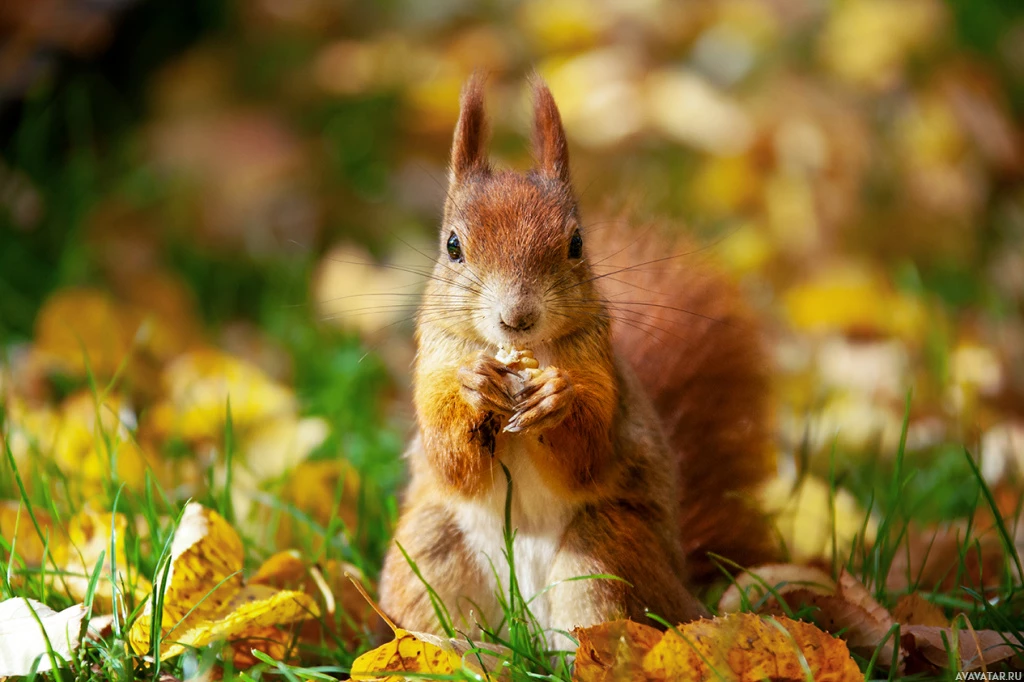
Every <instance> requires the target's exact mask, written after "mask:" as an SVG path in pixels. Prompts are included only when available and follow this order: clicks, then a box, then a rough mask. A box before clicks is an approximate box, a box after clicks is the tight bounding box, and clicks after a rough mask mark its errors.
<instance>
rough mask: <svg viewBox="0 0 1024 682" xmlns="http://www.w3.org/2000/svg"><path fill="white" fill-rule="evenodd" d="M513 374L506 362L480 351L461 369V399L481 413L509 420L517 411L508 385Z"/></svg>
mask: <svg viewBox="0 0 1024 682" xmlns="http://www.w3.org/2000/svg"><path fill="white" fill-rule="evenodd" d="M510 373H511V370H510V369H509V368H508V367H506V366H505V365H504V364H503V363H501V362H499V361H498V360H496V359H494V357H492V356H490V355H488V354H487V353H485V352H484V351H480V352H478V353H476V354H474V355H473V356H472V357H470V359H469V360H468V361H467V362H466V363H465V364H464V365H463V366H462V367H460V368H459V382H460V383H461V384H462V397H463V398H464V399H465V400H466V402H467V403H469V404H470V405H471V406H472V407H474V408H476V409H477V410H479V411H480V412H493V413H495V414H500V415H502V416H504V417H507V416H508V415H510V414H512V413H513V412H514V411H515V410H516V404H515V401H513V400H512V396H511V395H509V391H508V386H507V385H506V382H505V377H506V376H507V375H508V374H510Z"/></svg>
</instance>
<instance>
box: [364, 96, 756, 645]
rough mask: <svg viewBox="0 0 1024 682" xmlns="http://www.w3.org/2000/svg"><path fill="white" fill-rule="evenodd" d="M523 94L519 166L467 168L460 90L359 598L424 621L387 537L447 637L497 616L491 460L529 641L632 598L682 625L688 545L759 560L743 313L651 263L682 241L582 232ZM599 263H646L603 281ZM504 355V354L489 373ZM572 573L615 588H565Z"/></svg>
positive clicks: (751, 386)
mask: <svg viewBox="0 0 1024 682" xmlns="http://www.w3.org/2000/svg"><path fill="white" fill-rule="evenodd" d="M534 97H535V110H534V128H533V147H534V149H533V151H534V155H535V157H536V165H535V167H534V168H533V169H531V170H530V171H529V172H527V173H525V174H523V173H517V172H513V171H508V170H498V169H495V168H493V167H492V166H491V164H490V163H489V161H488V159H487V156H486V151H485V149H484V142H485V133H486V125H485V115H484V84H483V80H482V79H481V78H479V77H474V78H472V79H471V80H470V81H469V82H468V83H467V85H466V86H465V88H464V90H463V93H462V97H461V111H460V114H459V119H458V123H457V125H456V128H455V139H454V143H453V145H452V152H451V167H450V185H449V191H448V196H447V201H446V204H445V209H444V217H443V223H442V226H441V231H440V240H439V252H438V257H437V262H436V264H435V267H434V269H433V273H432V276H431V278H430V281H429V283H428V286H427V289H426V291H425V293H424V297H423V302H422V304H421V308H420V312H419V317H418V321H417V329H416V342H417V348H418V352H417V356H416V363H415V376H414V391H413V400H414V403H415V408H416V424H417V432H416V434H415V437H414V438H413V439H412V441H411V443H410V444H409V446H408V450H407V453H406V455H407V458H408V460H409V466H410V469H411V481H410V483H409V487H408V490H407V492H406V496H405V500H404V503H403V509H402V513H401V518H400V520H399V523H398V527H397V530H396V533H395V542H393V543H392V545H391V548H390V551H389V553H388V555H387V557H386V559H385V563H384V570H383V574H382V576H381V581H380V604H381V607H382V608H383V610H384V611H385V612H386V613H388V614H389V615H390V616H391V618H392V619H393V620H394V621H395V622H396V623H397V624H398V625H399V626H400V627H403V628H407V629H410V630H419V631H426V632H435V633H436V632H439V631H440V624H439V623H438V620H437V616H436V614H435V609H434V606H433V605H432V603H431V600H430V598H429V596H428V592H427V590H426V588H425V586H424V584H423V581H422V580H421V579H420V578H418V577H417V576H416V575H415V574H414V572H413V570H412V567H411V566H410V564H409V562H408V561H407V559H406V558H405V556H403V554H402V551H401V550H400V549H399V548H398V545H401V548H402V549H404V551H405V552H406V553H408V555H409V558H410V559H412V560H413V561H414V562H415V563H416V565H417V567H418V569H419V570H420V572H421V573H422V576H423V580H425V581H426V582H427V583H428V584H429V585H430V586H431V587H432V588H433V590H434V591H435V592H436V594H437V596H438V597H439V598H440V599H441V601H442V602H443V603H444V606H445V607H446V609H447V611H448V612H449V613H450V614H451V615H452V617H453V619H454V621H455V626H456V628H458V629H461V630H463V631H464V632H469V633H474V632H475V633H479V631H480V630H479V628H480V626H483V627H486V628H494V627H497V626H498V625H499V624H500V622H501V621H502V612H501V608H500V605H499V602H498V599H497V598H496V596H495V593H496V590H502V589H505V590H507V588H508V579H509V575H508V573H509V564H508V561H507V560H506V559H505V557H504V556H503V554H502V551H503V548H504V540H503V535H502V528H503V525H504V510H505V502H506V499H505V498H506V478H505V476H504V474H503V472H502V468H501V467H502V465H504V466H505V467H507V468H508V470H509V472H510V474H511V477H512V481H513V494H512V497H513V499H512V500H511V518H512V525H513V527H514V529H515V530H516V533H517V535H516V538H515V566H516V576H517V579H518V583H519V586H520V590H521V592H522V594H523V596H524V598H526V599H531V598H533V597H534V595H538V594H539V595H540V596H539V597H537V598H536V599H534V600H533V601H532V602H531V603H530V608H531V611H532V612H533V615H534V616H535V617H536V619H537V622H538V623H540V624H541V625H542V626H543V627H544V628H545V629H547V630H548V631H549V632H555V631H557V630H565V631H568V630H571V629H572V628H573V627H576V626H588V625H593V624H595V623H598V622H603V621H607V620H612V619H615V618H623V617H629V618H632V619H634V620H639V621H641V622H648V623H650V622H651V621H649V620H648V619H647V618H646V617H645V612H647V611H650V612H652V613H655V614H658V615H659V616H661V617H662V618H664V619H665V620H667V621H668V622H671V623H681V622H685V621H689V620H692V619H694V618H697V617H700V616H702V615H705V614H706V610H705V608H704V606H703V605H702V604H701V603H700V601H699V600H698V599H696V598H695V597H694V596H693V593H692V592H691V591H690V590H689V589H688V588H687V583H688V581H689V580H692V579H693V577H694V576H695V575H696V574H703V573H706V572H707V570H708V568H709V567H710V568H711V569H712V570H713V569H714V566H713V564H711V563H710V562H709V561H708V558H707V553H708V552H709V551H710V552H717V553H719V554H722V555H724V556H726V557H728V558H729V559H732V560H737V561H740V562H743V563H753V562H755V561H760V560H764V559H766V558H768V556H769V555H770V553H771V542H772V534H771V532H770V530H769V529H768V526H767V525H766V524H765V521H764V519H763V518H762V516H761V515H760V514H759V512H758V511H757V509H756V506H755V505H754V504H753V498H754V492H755V488H756V487H757V485H758V484H759V483H760V482H762V481H763V480H764V479H765V478H766V477H767V476H768V475H770V473H771V471H772V469H773V467H774V464H773V460H772V455H771V452H772V451H771V447H770V443H769V427H768V412H769V411H768V401H767V391H768V372H767V362H766V355H765V352H764V350H763V348H762V342H761V340H760V334H759V330H758V327H757V325H756V324H755V322H754V320H753V318H752V316H751V314H750V313H749V312H748V311H747V310H746V309H745V307H744V306H743V303H742V301H741V299H740V297H739V295H738V294H737V292H736V290H735V289H734V288H733V287H731V286H730V285H729V284H728V283H726V282H725V281H724V280H723V279H722V278H720V277H719V276H717V275H716V274H715V273H713V272H709V271H707V270H706V269H704V268H701V267H700V266H698V265H696V264H694V263H693V262H692V260H693V259H687V258H686V257H685V255H683V256H680V257H678V258H669V257H668V256H671V255H672V254H679V253H685V252H686V250H687V247H686V246H685V245H683V244H681V243H679V242H672V243H670V242H668V241H665V240H664V239H663V238H660V237H657V236H656V235H653V234H647V233H645V232H640V231H637V230H631V229H628V228H626V227H625V226H624V225H620V224H617V223H616V224H612V225H610V226H609V224H607V223H605V224H603V225H602V228H601V229H593V230H591V229H588V227H587V225H586V224H585V223H584V222H583V221H582V220H581V218H580V215H579V209H578V206H577V199H576V195H575V193H574V191H573V187H572V184H571V182H570V173H569V156H568V145H567V142H566V136H565V131H564V130H563V126H562V122H561V118H560V115H559V112H558V108H557V107H556V105H555V101H554V99H553V98H552V95H551V93H550V91H549V90H548V88H547V87H546V86H545V85H544V84H543V83H542V82H540V81H539V80H538V81H537V82H536V83H535V85H534ZM690 250H691V251H692V247H691V249H690ZM603 258H606V259H607V262H608V263H615V264H619V263H629V264H638V263H648V262H651V261H654V262H655V264H653V265H651V266H650V267H642V266H641V267H625V268H620V269H619V270H617V271H615V272H614V276H613V277H609V276H603V275H602V272H604V271H603V270H599V269H595V267H596V266H597V262H598V261H600V260H602V259H603ZM507 349H524V350H525V352H523V353H521V354H519V353H514V355H515V356H516V357H514V358H512V361H511V364H510V360H509V359H508V358H507V357H506V358H505V359H504V361H503V360H500V359H498V358H499V357H500V356H501V355H502V354H503V352H504V351H507ZM396 543H397V544H396ZM594 574H611V575H615V576H618V577H619V578H621V579H622V580H610V579H603V578H592V579H583V580H569V579H571V578H577V577H579V576H588V575H594ZM498 581H500V582H498ZM551 585H554V587H550V589H548V590H546V591H544V590H545V588H548V587H549V586H551ZM542 591H543V594H541V593H542ZM652 624H653V623H652Z"/></svg>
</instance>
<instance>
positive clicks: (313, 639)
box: [249, 549, 373, 647]
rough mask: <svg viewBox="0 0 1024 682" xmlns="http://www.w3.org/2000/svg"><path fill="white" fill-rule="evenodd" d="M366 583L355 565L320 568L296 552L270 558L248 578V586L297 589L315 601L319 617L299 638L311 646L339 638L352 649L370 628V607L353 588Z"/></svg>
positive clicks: (307, 624) (332, 563)
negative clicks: (354, 583)
mask: <svg viewBox="0 0 1024 682" xmlns="http://www.w3.org/2000/svg"><path fill="white" fill-rule="evenodd" d="M349 576H352V577H353V578H354V579H355V580H359V581H361V582H365V580H364V576H363V574H362V571H360V570H359V569H358V568H357V567H356V566H354V565H352V564H349V563H346V562H342V561H337V560H334V559H331V560H329V561H327V562H326V563H325V564H323V565H322V566H320V565H316V564H311V563H309V562H307V561H305V560H304V559H303V558H302V555H301V554H299V552H298V551H297V550H294V549H291V550H287V551H283V552H278V553H277V554H274V555H272V556H271V557H269V558H268V559H267V560H266V561H264V562H263V564H262V565H261V566H260V567H259V570H257V571H256V573H255V574H254V575H253V576H252V577H251V578H250V579H249V584H250V585H269V586H271V587H275V588H277V589H279V590H299V591H301V592H304V593H306V594H308V595H309V596H311V597H312V598H313V599H315V600H316V602H317V606H319V608H320V615H321V617H320V618H319V619H316V620H313V619H311V620H307V621H306V622H305V623H303V624H302V629H301V630H300V632H299V639H300V640H301V641H302V642H306V643H310V644H314V645H316V644H326V643H328V642H333V641H336V640H333V639H332V635H333V636H337V637H340V638H341V639H342V641H344V642H345V643H346V644H348V645H349V646H351V647H355V646H357V645H358V644H359V641H360V636H361V635H362V633H363V632H365V631H367V630H368V629H369V627H368V623H369V622H370V621H371V619H372V618H373V608H372V606H371V605H370V604H368V603H367V602H366V600H365V599H363V597H362V595H360V593H359V591H358V590H357V589H356V587H355V586H354V585H353V583H352V580H350V579H349Z"/></svg>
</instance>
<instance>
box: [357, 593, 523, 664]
mask: <svg viewBox="0 0 1024 682" xmlns="http://www.w3.org/2000/svg"><path fill="white" fill-rule="evenodd" d="M352 585H353V586H354V587H355V588H356V590H357V591H358V592H359V593H360V595H362V597H363V599H365V600H366V602H367V603H368V604H370V606H371V607H373V610H374V611H376V612H377V614H378V615H379V616H380V617H381V618H382V619H383V620H384V621H385V622H386V623H387V624H388V627H390V628H391V630H392V631H393V632H394V633H395V638H394V639H393V640H391V641H390V642H388V643H387V644H384V645H381V646H379V647H377V648H376V649H374V650H372V651H367V652H366V653H365V654H363V655H362V656H360V657H359V658H357V659H356V660H355V661H353V662H352V669H351V671H350V674H351V676H352V679H353V680H391V681H392V682H401V681H402V680H405V679H407V678H406V676H405V675H384V674H383V673H417V674H418V675H422V674H431V675H451V674H453V673H455V672H457V671H459V670H463V669H466V670H468V671H470V672H472V673H474V674H475V675H477V676H479V675H484V676H486V677H487V679H497V680H502V681H504V680H506V679H508V678H507V674H506V673H504V672H498V671H502V668H503V665H502V659H503V658H505V657H506V655H507V654H508V650H507V649H505V648H503V647H497V646H493V645H492V646H488V647H485V649H486V651H487V652H488V653H483V652H482V651H481V649H482V647H480V646H479V645H473V644H470V643H469V642H467V641H465V640H463V639H444V638H442V637H438V636H437V635H432V634H429V633H425V632H412V631H409V630H403V629H401V628H399V627H397V626H396V625H395V624H394V622H392V621H391V619H390V618H388V617H387V615H385V614H384V612H383V611H381V610H380V607H379V606H377V605H376V604H374V603H373V601H372V600H371V599H370V596H369V595H368V594H367V593H366V591H365V590H364V589H363V587H362V585H360V584H359V583H358V582H356V581H354V580H353V581H352ZM471 650H472V651H471ZM494 673H497V674H496V675H495V674H494ZM415 678H416V677H414V679H415Z"/></svg>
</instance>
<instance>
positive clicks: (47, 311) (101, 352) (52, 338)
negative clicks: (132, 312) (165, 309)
mask: <svg viewBox="0 0 1024 682" xmlns="http://www.w3.org/2000/svg"><path fill="white" fill-rule="evenodd" d="M135 331H136V330H135V328H134V327H133V320H132V319H131V318H130V317H129V316H127V315H126V314H125V311H124V310H123V309H122V308H120V307H119V306H118V305H117V304H116V303H115V302H114V300H113V299H112V298H111V297H110V296H108V295H107V294H106V293H104V292H102V291H99V290H97V289H62V290H59V291H57V292H56V293H54V294H53V295H52V296H50V298H49V299H47V301H46V303H45V304H44V305H43V307H42V309H41V310H40V311H39V315H38V316H37V317H36V326H35V348H36V350H37V351H38V352H39V354H40V356H41V357H42V358H44V359H45V361H46V363H47V364H48V366H49V367H50V368H51V369H52V370H56V371H60V372H63V373H66V374H70V375H73V376H79V377H84V376H85V375H86V367H88V370H89V371H90V372H92V373H93V374H94V375H95V376H97V377H100V378H109V377H111V376H113V375H114V373H115V372H116V371H117V370H118V368H119V367H120V366H121V364H122V363H124V362H125V361H126V360H127V359H128V357H129V354H130V352H131V348H132V340H133V338H134V336H135Z"/></svg>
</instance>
